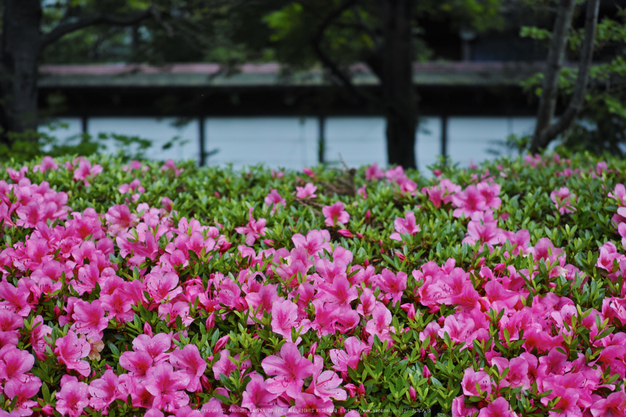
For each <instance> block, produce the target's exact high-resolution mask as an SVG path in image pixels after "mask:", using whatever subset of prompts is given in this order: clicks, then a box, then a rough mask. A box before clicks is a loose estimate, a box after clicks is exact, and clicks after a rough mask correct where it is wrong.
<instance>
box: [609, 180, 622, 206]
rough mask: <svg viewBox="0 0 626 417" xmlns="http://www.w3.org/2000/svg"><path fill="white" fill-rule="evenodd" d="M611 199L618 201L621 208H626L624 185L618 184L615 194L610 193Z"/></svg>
mask: <svg viewBox="0 0 626 417" xmlns="http://www.w3.org/2000/svg"><path fill="white" fill-rule="evenodd" d="M609 197H611V198H612V199H614V200H615V201H617V204H618V205H619V206H621V207H626V187H624V184H617V185H616V186H615V190H613V192H609Z"/></svg>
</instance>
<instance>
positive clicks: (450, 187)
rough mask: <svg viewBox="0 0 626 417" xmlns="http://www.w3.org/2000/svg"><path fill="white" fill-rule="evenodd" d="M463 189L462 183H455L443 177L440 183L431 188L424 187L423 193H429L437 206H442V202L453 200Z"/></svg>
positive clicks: (429, 196)
mask: <svg viewBox="0 0 626 417" xmlns="http://www.w3.org/2000/svg"><path fill="white" fill-rule="evenodd" d="M461 190H462V188H461V186H460V185H456V184H453V183H452V181H450V180H449V179H447V178H444V179H442V180H441V181H440V182H439V184H437V185H434V186H432V187H430V188H428V187H424V188H422V194H427V195H428V198H429V199H430V201H431V202H432V203H433V205H434V206H435V208H437V209H438V208H439V207H441V204H442V203H443V204H447V203H450V202H452V196H453V195H454V194H455V193H458V192H460V191H461Z"/></svg>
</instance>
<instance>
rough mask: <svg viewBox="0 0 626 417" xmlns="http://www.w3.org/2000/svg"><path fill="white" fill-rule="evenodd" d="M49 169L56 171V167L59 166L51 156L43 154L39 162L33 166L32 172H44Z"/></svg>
mask: <svg viewBox="0 0 626 417" xmlns="http://www.w3.org/2000/svg"><path fill="white" fill-rule="evenodd" d="M49 169H51V170H53V171H56V170H57V169H59V166H58V165H57V163H56V162H55V160H54V158H53V157H51V156H44V157H43V159H42V161H41V164H38V165H35V166H34V167H33V172H46V171H47V170H49Z"/></svg>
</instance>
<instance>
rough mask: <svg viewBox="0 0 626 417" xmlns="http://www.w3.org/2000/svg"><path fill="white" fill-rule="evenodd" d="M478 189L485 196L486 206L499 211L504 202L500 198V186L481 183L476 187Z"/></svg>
mask: <svg viewBox="0 0 626 417" xmlns="http://www.w3.org/2000/svg"><path fill="white" fill-rule="evenodd" d="M476 188H477V189H478V191H479V192H480V194H481V195H482V196H483V198H484V200H485V205H486V206H487V207H490V208H492V209H497V208H498V207H500V206H501V205H502V200H501V199H500V198H499V197H498V195H500V185H499V184H496V183H493V184H488V183H486V182H481V183H479V184H478V185H476Z"/></svg>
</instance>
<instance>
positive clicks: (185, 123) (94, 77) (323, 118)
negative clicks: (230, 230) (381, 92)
mask: <svg viewBox="0 0 626 417" xmlns="http://www.w3.org/2000/svg"><path fill="white" fill-rule="evenodd" d="M504 3H505V7H506V4H507V2H504ZM503 10H504V9H503ZM507 16H508V17H507V23H506V25H505V27H504V28H503V29H500V30H498V31H491V32H489V31H487V32H485V33H481V34H478V33H476V32H474V31H473V30H471V29H461V30H451V27H450V25H447V24H445V22H443V23H442V22H437V21H433V22H429V21H425V22H421V26H422V30H423V32H424V34H425V35H424V37H423V38H424V39H423V40H424V42H426V43H427V44H428V45H429V47H430V48H431V51H432V54H431V58H433V59H437V61H435V62H421V63H415V64H414V68H413V83H414V87H415V88H416V91H417V92H418V95H419V121H420V122H419V128H418V132H417V134H416V140H417V147H416V154H417V162H418V167H419V168H420V169H422V170H424V168H425V167H426V166H428V165H431V164H434V163H435V162H436V161H437V158H438V157H439V156H448V157H450V158H451V160H452V162H453V163H459V164H460V165H461V166H468V165H470V164H471V163H476V164H478V163H480V162H481V161H484V160H485V159H489V158H493V157H494V156H497V155H510V154H512V153H513V150H512V149H510V148H507V147H506V146H505V142H506V139H507V137H508V136H509V135H512V134H514V135H527V134H532V131H533V128H534V116H535V114H536V108H537V99H536V97H534V96H533V95H531V94H529V93H527V92H525V91H524V90H523V89H522V87H521V83H522V82H523V81H524V80H527V79H528V78H529V77H531V76H532V75H533V74H536V73H537V72H539V71H541V70H542V66H541V64H540V62H542V60H543V59H545V54H546V49H545V44H542V43H541V42H537V41H533V40H532V39H528V38H526V39H522V38H520V36H519V31H520V25H521V24H523V22H524V16H520V15H519V13H517V12H516V13H510V14H509V15H507ZM578 26H580V22H579V23H578ZM129 34H130V35H133V34H134V35H136V28H135V32H133V31H132V28H131V31H130V32H129ZM130 35H129V36H130ZM134 35H133V36H134ZM133 39H134V38H133ZM131 46H132V45H130V46H129V47H131ZM116 53H117V52H116ZM599 58H601V57H599ZM350 69H351V74H352V81H353V83H354V84H355V85H357V86H359V88H362V89H364V90H366V91H371V92H373V93H376V92H377V90H378V89H380V86H379V82H378V79H377V77H376V76H374V75H373V74H372V73H370V72H369V71H368V69H367V66H365V65H360V64H356V65H353V66H352V67H351V68H350ZM39 100H40V107H41V108H45V107H48V106H49V104H50V103H56V105H55V106H54V108H55V118H56V119H58V120H60V121H63V122H65V123H67V125H68V126H69V129H68V130H66V131H61V132H60V133H59V131H56V132H55V134H56V135H58V136H60V137H64V136H65V137H70V136H73V135H78V134H80V133H89V134H91V135H93V136H97V135H98V134H100V133H107V134H108V133H116V134H122V135H128V136H138V137H140V138H145V139H149V140H151V141H152V142H153V145H152V147H151V148H150V150H149V151H148V152H147V153H146V156H148V157H150V158H154V159H166V158H174V159H194V160H196V161H197V162H198V164H199V165H206V164H208V165H223V164H227V163H232V164H233V165H234V167H236V168H240V167H242V166H244V165H250V164H258V163H264V164H266V165H267V166H270V167H273V168H278V167H286V168H292V169H300V168H302V167H305V166H312V165H316V164H318V163H338V162H340V161H344V162H345V163H346V164H348V165H350V166H358V165H363V164H371V163H374V162H376V163H378V164H380V165H385V164H386V161H387V155H386V145H385V120H384V117H383V115H382V114H380V113H379V111H380V110H377V108H376V107H374V106H371V105H370V104H367V102H358V101H355V100H352V99H351V97H349V96H348V95H347V94H345V91H344V90H343V89H342V88H339V87H337V86H336V85H333V84H332V83H330V82H329V81H328V77H327V76H326V74H325V73H324V71H323V70H321V69H320V70H310V71H302V72H295V73H293V72H292V73H285V72H284V71H282V70H281V66H280V65H279V64H276V63H264V64H246V65H242V66H240V67H239V68H238V70H237V71H236V72H235V73H230V74H226V73H225V71H224V70H223V67H222V66H220V65H216V64H210V63H193V62H192V63H179V64H169V65H162V66H149V65H133V64H95V65H94V64H72V65H64V64H52V65H51V64H48V65H43V66H41V67H40V79H39ZM46 129H47V128H46V127H45V126H42V127H41V130H43V131H45V130H46ZM173 137H180V139H181V141H180V142H179V143H176V144H175V145H174V146H172V147H169V148H167V149H163V146H164V145H165V144H166V143H168V142H170V141H171V139H172V138H173ZM111 148H112V147H111ZM111 150H114V149H111Z"/></svg>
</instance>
